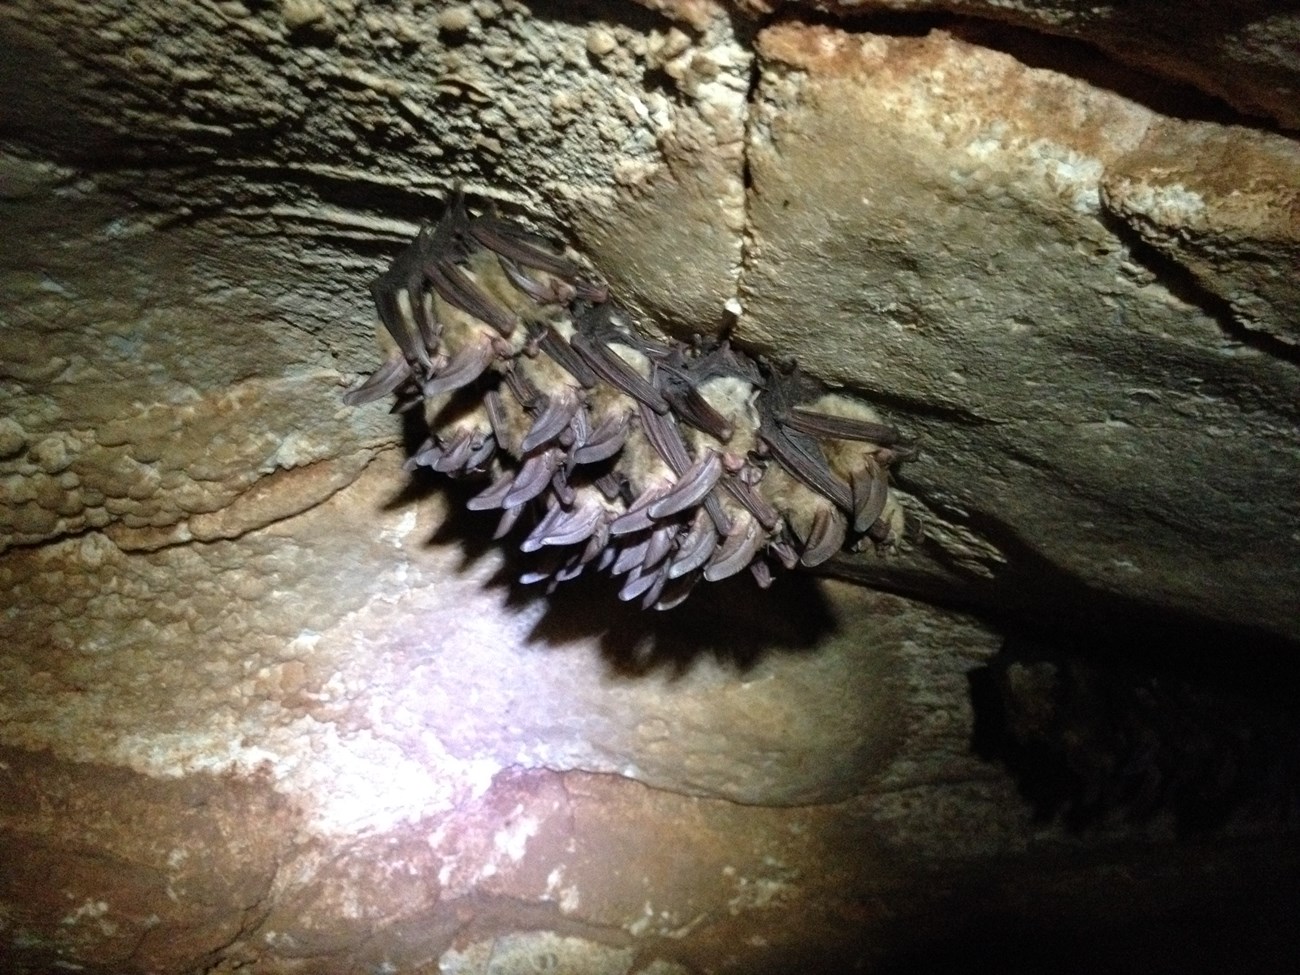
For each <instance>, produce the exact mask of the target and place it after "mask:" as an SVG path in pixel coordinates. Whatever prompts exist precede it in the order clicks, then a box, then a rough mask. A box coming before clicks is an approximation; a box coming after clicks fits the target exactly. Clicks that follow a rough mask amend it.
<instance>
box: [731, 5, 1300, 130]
mask: <svg viewBox="0 0 1300 975" xmlns="http://www.w3.org/2000/svg"><path fill="white" fill-rule="evenodd" d="M749 2H754V0H749ZM758 2H759V3H764V2H765V0H758ZM806 5H807V6H808V7H811V8H815V9H818V10H830V11H834V12H835V13H837V14H840V15H843V16H861V15H864V14H867V15H869V14H871V13H874V12H878V11H881V10H888V11H906V12H908V13H933V12H940V11H941V12H943V13H945V14H957V15H959V16H962V17H979V18H989V19H990V20H994V21H998V22H1001V23H1004V24H1014V25H1017V26H1020V27H1026V28H1029V29H1031V30H1034V31H1043V32H1046V33H1048V34H1051V35H1056V36H1060V37H1067V38H1072V39H1077V40H1080V41H1084V42H1086V43H1087V44H1088V45H1095V46H1096V47H1098V48H1100V49H1101V50H1102V51H1104V52H1105V54H1106V55H1107V56H1108V57H1113V58H1116V59H1117V60H1119V61H1121V62H1124V63H1126V64H1129V65H1133V66H1135V67H1137V68H1140V69H1142V70H1143V71H1146V72H1150V73H1151V74H1153V75H1155V76H1156V77H1157V78H1160V77H1163V78H1166V79H1177V80H1178V81H1182V82H1186V83H1188V84H1190V85H1191V86H1192V87H1193V88H1194V89H1195V90H1197V91H1200V92H1204V93H1206V94H1209V95H1212V96H1216V97H1217V98H1222V99H1223V100H1224V101H1226V102H1228V104H1230V105H1231V106H1232V107H1233V108H1234V109H1236V110H1237V111H1239V112H1242V113H1244V114H1246V115H1253V116H1262V117H1264V118H1268V119H1273V120H1275V121H1276V122H1277V123H1278V124H1280V125H1282V126H1284V127H1286V128H1288V129H1297V128H1300V101H1297V99H1296V93H1297V87H1296V75H1297V73H1300V14H1298V13H1297V12H1296V9H1295V6H1294V5H1293V4H1290V3H1266V2H1264V3H1261V2H1252V3H1230V4H1225V3H1216V2H1215V0H1192V2H1190V3H1182V4H1179V5H1178V8H1177V10H1171V9H1170V7H1169V6H1168V5H1166V4H1163V3H1160V2H1159V0H1140V2H1137V3H1124V4H1114V5H1110V6H1101V5H1097V4H1092V3H1086V2H1079V0H944V2H942V3H934V2H931V0H887V2H884V3H882V2H880V0H812V2H810V3H807V4H806ZM976 29H977V30H981V31H982V32H984V33H985V35H986V36H989V37H990V39H991V43H992V44H993V46H995V47H1000V46H1003V45H1015V46H1017V47H1019V46H1028V47H1029V48H1033V47H1035V46H1037V44H1036V41H1035V39H1034V38H1033V37H1032V36H1030V37H1025V36H1016V35H1015V34H1014V33H1012V34H1011V35H1010V36H1008V35H1007V33H1006V32H1005V31H999V30H997V29H993V30H986V29H984V28H982V27H976ZM999 35H1001V39H1000V40H993V39H992V38H995V37H998V36H999ZM1090 54H1091V52H1080V54H1079V56H1080V60H1089V61H1092V62H1093V70H1096V69H1098V68H1100V70H1102V71H1107V70H1108V69H1107V68H1105V67H1102V66H1099V65H1097V64H1096V61H1097V59H1096V58H1095V57H1091V56H1090ZM1110 71H1111V72H1113V69H1110ZM1143 87H1144V88H1146V89H1147V91H1148V92H1149V93H1154V92H1158V91H1159V87H1160V86H1159V84H1158V83H1156V84H1153V83H1152V82H1151V81H1148V82H1147V83H1146V84H1145V85H1144V86H1143ZM1185 107H1186V106H1185ZM1198 107H1199V106H1198Z"/></svg>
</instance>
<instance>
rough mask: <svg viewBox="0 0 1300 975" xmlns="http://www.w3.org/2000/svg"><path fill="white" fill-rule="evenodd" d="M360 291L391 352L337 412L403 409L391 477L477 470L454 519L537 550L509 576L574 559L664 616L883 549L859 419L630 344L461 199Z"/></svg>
mask: <svg viewBox="0 0 1300 975" xmlns="http://www.w3.org/2000/svg"><path fill="white" fill-rule="evenodd" d="M371 293H372V295H373V296H374V299H375V304H376V307H377V308H378V311H379V316H380V319H381V320H382V322H383V324H384V327H385V329H386V332H387V335H388V337H389V339H390V341H389V343H388V345H389V355H388V358H387V360H386V361H385V362H384V364H383V365H382V366H380V367H379V369H377V370H376V371H375V372H374V373H373V374H372V375H371V376H370V377H369V378H368V379H367V380H366V381H365V382H364V383H362V384H361V385H360V386H359V387H357V388H356V389H354V390H352V391H350V392H349V393H347V394H346V395H345V396H344V400H345V402H347V403H349V404H352V405H357V404H361V403H366V402H370V401H373V400H377V399H381V398H384V397H386V396H388V395H390V394H395V395H396V397H397V405H396V407H395V409H398V410H401V409H409V408H412V407H414V406H416V405H417V404H423V407H424V410H425V414H426V418H427V419H428V422H429V428H430V430H431V431H432V435H431V436H430V438H429V439H428V440H427V441H426V442H425V443H424V444H423V445H422V446H421V447H420V448H419V450H418V451H417V452H416V453H415V455H414V456H413V457H412V458H411V459H410V461H408V467H409V468H411V469H414V467H416V466H424V467H430V468H433V469H434V470H437V471H440V472H442V473H445V474H448V475H450V476H452V477H466V476H475V475H478V476H482V477H484V478H486V479H488V480H489V483H488V486H487V487H486V488H485V489H484V490H483V491H482V492H480V493H479V494H478V495H476V496H475V497H474V498H472V499H471V500H470V502H469V506H470V507H471V508H474V509H479V510H496V509H499V510H500V511H501V512H502V514H501V519H500V523H499V526H498V529H497V535H496V537H497V538H504V537H505V536H506V535H507V534H510V533H511V532H513V531H515V530H516V529H518V530H519V531H520V532H521V533H523V535H524V537H523V540H522V543H521V547H522V548H523V550H524V551H525V552H537V553H539V554H540V555H541V556H542V558H541V560H540V564H539V567H538V568H537V569H536V570H535V571H531V572H528V573H526V574H525V576H524V581H525V582H543V581H545V582H547V583H548V584H549V585H550V586H552V587H553V586H555V585H557V584H559V583H560V582H564V581H566V580H568V579H572V578H574V577H576V576H577V575H579V574H580V573H581V572H583V571H584V570H585V569H587V568H592V569H595V570H597V571H604V572H609V573H612V574H613V575H615V576H617V577H619V578H620V579H621V580H622V586H621V589H620V591H619V597H620V598H621V599H623V600H627V601H637V602H638V603H640V604H641V605H642V606H643V607H646V608H650V607H654V608H656V609H668V608H671V607H673V606H676V605H678V604H679V603H680V602H681V601H682V600H684V599H685V598H686V597H687V595H689V593H690V592H691V590H692V588H693V587H694V586H695V584H696V583H697V582H698V581H699V580H701V579H704V580H706V581H710V582H713V581H717V580H719V579H724V578H727V577H728V576H731V575H734V574H736V573H738V572H741V571H743V570H745V569H749V570H750V571H751V572H752V573H753V575H754V577H755V579H756V580H757V581H758V583H759V584H760V585H762V586H766V585H769V584H770V583H771V580H772V568H773V563H774V562H775V563H779V564H781V565H784V566H785V567H787V568H793V567H794V566H796V565H804V566H815V565H819V564H821V563H822V562H824V561H826V560H827V559H829V558H830V557H831V556H832V555H834V554H835V553H837V552H839V551H841V550H842V549H844V548H845V547H849V546H852V547H855V548H857V547H861V546H862V545H863V544H866V543H873V544H875V545H876V546H877V547H880V548H891V547H893V546H895V545H897V544H898V542H899V540H900V539H901V537H902V532H903V526H904V514H903V509H902V507H901V506H900V505H899V504H898V501H897V499H896V498H895V497H894V495H893V493H892V491H891V488H890V482H889V467H890V464H891V463H892V462H893V461H894V460H896V459H897V458H898V457H899V456H900V453H901V450H900V448H898V446H897V443H898V435H897V433H896V432H895V431H894V430H893V429H892V428H890V427H889V426H888V425H886V424H884V423H883V422H882V421H881V420H880V418H879V417H878V416H876V415H875V413H874V412H873V411H871V410H870V409H869V408H868V407H866V406H865V405H863V404H861V403H857V402H855V401H853V400H850V399H848V398H846V397H842V396H838V395H836V394H832V393H829V392H828V391H827V390H826V389H825V388H824V387H822V386H821V385H820V384H819V383H816V382H814V381H812V380H810V379H808V378H807V377H804V376H802V375H801V374H799V372H798V371H797V369H792V370H788V371H783V370H780V369H778V368H775V367H774V366H772V365H770V364H769V363H767V362H764V361H761V360H756V359H754V358H752V357H750V356H748V355H746V354H744V353H743V352H741V351H739V350H737V349H735V348H732V347H731V346H730V345H729V344H728V343H727V342H725V341H723V342H716V341H707V340H699V341H697V342H696V343H695V344H693V345H685V344H683V343H680V342H675V341H666V340H662V341H661V340H656V339H653V338H651V337H649V336H647V335H645V334H643V333H642V332H640V331H639V330H638V329H637V328H636V327H635V326H634V323H633V321H632V318H631V316H630V314H629V313H628V312H627V310H626V309H624V308H623V307H622V306H621V305H620V304H619V303H618V302H617V301H616V300H614V299H612V298H611V297H610V296H609V294H608V290H607V289H606V288H605V287H604V286H602V285H600V284H598V283H596V282H593V281H591V280H589V279H588V278H587V277H586V276H584V274H583V272H582V269H581V268H580V267H579V266H578V265H577V264H576V263H574V262H573V261H570V260H569V259H568V258H567V257H565V256H564V255H563V254H562V253H560V252H559V251H558V250H557V249H555V248H553V247H552V246H550V245H549V244H548V243H547V242H546V241H544V240H543V239H541V238H539V237H537V236H536V235H534V234H531V233H530V232H528V231H527V230H525V229H524V228H523V227H521V226H519V225H517V224H514V223H512V222H509V221H506V220H503V219H500V218H497V217H495V216H491V215H479V216H471V215H470V213H469V212H468V211H467V210H466V209H465V205H464V202H463V200H462V199H461V198H460V197H459V196H457V197H456V198H455V199H453V200H452V202H451V203H450V204H449V205H448V207H447V211H446V213H445V214H444V216H443V218H442V219H441V220H440V221H439V222H438V224H437V225H436V226H434V227H432V228H427V227H426V228H424V229H422V230H421V231H420V233H419V235H418V236H417V237H416V239H415V240H414V241H413V242H412V244H411V245H410V246H409V247H408V248H407V249H406V250H405V251H404V252H403V253H401V254H400V255H398V257H397V258H396V259H395V260H394V261H393V263H392V265H391V266H390V267H389V269H388V270H387V271H386V272H385V273H384V274H382V275H380V276H379V277H378V278H376V279H375V281H374V282H373V283H372V285H371Z"/></svg>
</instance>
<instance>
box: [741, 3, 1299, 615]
mask: <svg viewBox="0 0 1300 975" xmlns="http://www.w3.org/2000/svg"><path fill="white" fill-rule="evenodd" d="M759 42H760V46H759V50H760V53H761V55H762V56H763V65H764V72H763V78H762V81H761V83H760V85H759V89H758V92H757V98H756V103H757V104H756V109H755V118H754V124H753V129H752V132H753V134H752V144H751V152H750V157H749V160H750V170H751V173H752V179H753V192H752V205H751V211H750V244H749V248H748V250H747V262H746V273H745V276H744V278H743V281H742V285H743V295H742V297H743V301H744V304H745V312H746V314H745V316H744V317H743V318H742V320H741V323H740V327H739V329H738V331H737V335H738V336H739V337H740V338H742V339H744V340H748V341H749V342H751V343H753V344H754V345H756V346H758V347H760V348H764V349H770V350H772V351H773V352H777V353H780V354H783V355H791V356H793V357H795V358H797V359H799V360H800V361H801V362H803V363H804V364H805V365H806V366H807V367H808V368H810V369H812V370H813V371H815V372H817V373H818V374H820V375H824V376H827V377H829V378H830V379H832V380H835V381H837V382H841V383H844V384H845V385H846V386H849V387H850V388H855V389H859V390H862V391H863V392H865V393H867V394H868V395H871V396H874V397H876V398H879V399H881V400H883V401H885V402H890V403H893V404H896V407H897V408H899V409H906V410H909V411H910V412H911V413H912V414H913V417H914V422H915V424H916V426H915V433H916V435H917V436H918V437H919V438H920V439H921V441H922V442H923V444H924V448H923V450H924V453H923V456H922V458H921V459H920V460H918V461H917V462H916V463H914V464H913V465H911V467H910V468H909V469H908V470H907V472H906V474H905V479H904V487H907V488H910V489H913V490H914V491H915V493H916V495H917V498H918V500H919V501H921V502H923V503H924V504H925V505H926V507H928V508H929V524H930V530H929V532H928V540H929V544H930V545H931V546H932V548H931V550H930V551H929V552H924V551H923V552H921V553H917V555H916V556H914V561H915V562H916V564H917V567H918V569H919V571H921V572H923V573H929V572H937V571H942V570H941V569H938V568H936V567H935V566H933V565H931V566H923V560H924V559H925V558H927V557H931V558H933V559H934V560H935V561H936V562H937V563H938V564H939V565H940V566H950V567H951V569H952V571H953V573H954V574H955V575H958V576H963V575H964V576H965V577H966V579H967V580H969V583H968V584H971V585H973V586H975V587H979V586H980V583H978V582H976V581H975V580H977V579H978V578H980V577H984V578H985V579H987V588H988V589H989V590H990V591H991V592H993V593H994V594H996V595H995V598H1005V599H1009V600H1017V599H1022V598H1023V597H1024V596H1025V595H1030V596H1032V598H1033V599H1035V600H1038V599H1040V598H1041V590H1042V587H1043V583H1044V573H1045V572H1050V573H1053V574H1057V573H1060V574H1063V575H1065V576H1066V577H1068V578H1069V579H1070V580H1072V582H1073V583H1074V584H1078V585H1081V586H1082V587H1083V588H1084V589H1086V590H1091V591H1101V592H1108V593H1111V594H1114V595H1120V596H1123V597H1125V598H1130V599H1134V600H1137V601H1139V602H1156V603H1159V604H1161V605H1162V606H1164V607H1166V608H1170V609H1178V610H1183V611H1186V612H1189V613H1199V614H1208V615H1211V616H1215V617H1218V618H1220V619H1225V620H1231V621H1233V622H1236V623H1243V624H1255V625H1258V626H1262V627H1266V628H1269V629H1272V630H1274V631H1277V632H1280V633H1285V634H1288V635H1290V636H1294V635H1295V634H1296V633H1297V632H1298V631H1300V616H1298V615H1297V611H1298V609H1300V607H1298V606H1297V603H1296V601H1295V600H1294V599H1293V598H1292V594H1293V593H1294V592H1295V591H1296V588H1297V586H1300V535H1297V534H1296V531H1295V528H1296V524H1297V522H1296V515H1297V508H1296V495H1295V491H1294V485H1295V484H1296V483H1297V482H1300V428H1298V426H1297V419H1298V418H1300V412H1298V411H1297V404H1300V372H1297V368H1296V366H1297V362H1298V360H1297V356H1296V354H1295V349H1294V347H1293V345H1292V339H1293V337H1294V324H1293V322H1294V316H1295V308H1296V303H1295V298H1296V292H1295V288H1296V275H1295V272H1294V268H1295V267H1296V263H1295V261H1296V257H1297V255H1298V254H1300V251H1297V246H1300V219H1298V215H1300V210H1297V206H1298V203H1300V196H1297V194H1298V193H1300V149H1297V147H1296V146H1295V144H1294V143H1292V142H1290V141H1288V140H1285V139H1282V138H1279V137H1276V136H1268V135H1264V134H1261V133H1248V132H1243V131H1241V130H1239V129H1232V128H1228V127H1223V126H1217V125H1211V124H1209V123H1198V124H1195V125H1193V124H1189V123H1179V122H1175V121H1172V120H1167V119H1160V118H1158V117H1157V116H1155V115H1154V114H1153V113H1152V112H1151V111H1149V110H1148V109H1145V108H1143V107H1142V106H1140V105H1137V104H1135V103H1133V102H1132V101H1129V100H1128V99H1125V98H1122V97H1120V96H1118V95H1114V94H1111V93H1109V92H1105V91H1099V90H1096V89H1093V88H1090V87H1088V86H1087V85H1085V84H1084V83H1082V82H1080V81H1077V80H1074V79H1071V78H1068V77H1065V76H1062V75H1060V74H1057V73H1054V72H1051V71H1046V70H1038V69H1027V68H1025V67H1024V66H1023V65H1021V64H1019V63H1017V62H1016V61H1015V60H1014V59H1012V58H1011V57H1009V56H1007V55H1004V54H1000V53H997V52H993V51H989V50H986V49H983V48H978V47H973V46H971V45H969V44H966V43H964V42H961V41H958V40H956V39H954V38H951V37H949V36H947V35H945V34H943V33H942V32H935V33H932V34H930V35H929V36H927V37H924V38H887V37H881V36H877V35H852V34H848V33H844V32H841V31H837V30H832V29H818V28H814V29H809V28H805V27H802V26H800V25H795V24H791V25H786V26H782V27H776V28H773V29H771V30H769V31H767V32H765V33H764V34H762V35H760V38H759ZM1229 145H1231V146H1233V147H1234V148H1233V149H1232V150H1231V152H1232V159H1233V165H1232V169H1231V171H1230V175H1229V171H1227V170H1225V168H1224V159H1225V156H1224V153H1225V152H1228V151H1229V150H1228V149H1227V147H1228V146H1229ZM1173 157H1176V158H1178V160H1179V164H1178V167H1177V168H1174V167H1172V166H1170V165H1169V163H1168V160H1169V159H1170V158H1173ZM1148 240H1149V241H1151V243H1152V245H1153V246H1152V247H1148V246H1146V243H1147V241H1148ZM1155 249H1158V250H1159V251H1161V252H1162V253H1160V254H1157V253H1155V252H1154V250H1155ZM1249 280H1255V281H1258V282H1259V283H1260V284H1262V285H1263V286H1262V287H1260V288H1258V289H1256V290H1255V291H1253V292H1249V291H1247V290H1245V283H1246V282H1247V281H1249ZM1257 332H1259V333H1264V334H1257ZM1211 472H1212V473H1211ZM862 571H866V572H872V573H873V574H875V573H876V572H878V571H879V570H877V569H876V567H873V566H864V567H862ZM884 571H885V572H886V573H888V571H889V570H888V569H886V570H884ZM1035 577H1036V578H1035ZM959 584H960V583H959ZM1052 584H1054V585H1056V587H1057V588H1058V590H1059V589H1060V588H1061V587H1060V585H1059V582H1056V583H1049V585H1052Z"/></svg>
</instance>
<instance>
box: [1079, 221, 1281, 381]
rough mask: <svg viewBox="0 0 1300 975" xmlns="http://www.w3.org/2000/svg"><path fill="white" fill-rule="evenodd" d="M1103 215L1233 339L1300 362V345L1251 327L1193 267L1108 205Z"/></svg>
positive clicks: (1173, 289) (1172, 287)
mask: <svg viewBox="0 0 1300 975" xmlns="http://www.w3.org/2000/svg"><path fill="white" fill-rule="evenodd" d="M1100 219H1101V222H1102V224H1103V225H1104V226H1105V227H1106V230H1107V231H1109V232H1110V233H1111V234H1113V235H1114V236H1115V237H1116V238H1117V239H1118V240H1119V241H1120V242H1122V243H1123V244H1124V246H1125V247H1126V248H1127V249H1128V253H1129V256H1130V257H1131V258H1132V259H1133V261H1134V262H1136V263H1137V264H1140V265H1141V266H1142V267H1144V268H1146V269H1147V270H1148V271H1150V272H1151V273H1152V274H1153V275H1154V276H1155V278H1156V280H1157V281H1159V282H1160V284H1161V285H1162V286H1163V287H1165V288H1167V289H1168V291H1169V293H1170V294H1172V295H1173V296H1174V297H1175V298H1177V299H1178V300H1179V301H1182V302H1184V303H1186V304H1189V305H1191V306H1193V307H1195V308H1199V309H1200V310H1201V311H1202V312H1203V313H1204V314H1205V315H1207V316H1208V317H1209V318H1212V319H1213V320H1214V322H1215V323H1216V324H1217V325H1218V326H1219V328H1220V329H1222V331H1223V334H1224V336H1225V337H1226V338H1227V339H1229V340H1231V342H1233V343H1235V344H1237V345H1241V346H1245V347H1246V348H1250V349H1254V350H1256V351H1257V352H1262V353H1264V354H1266V355H1268V356H1270V357H1272V358H1275V359H1279V360H1281V361H1284V362H1290V363H1294V364H1297V365H1300V346H1296V345H1292V344H1291V343H1289V342H1284V341H1283V340H1282V339H1279V338H1277V337H1276V336H1273V335H1270V334H1269V333H1267V332H1262V331H1259V330H1257V329H1253V328H1247V327H1246V326H1245V325H1243V324H1241V322H1240V321H1239V320H1238V318H1237V314H1236V312H1234V311H1233V309H1232V304H1231V303H1230V302H1229V301H1228V300H1227V299H1226V298H1224V297H1222V296H1221V295H1217V294H1215V293H1214V292H1213V291H1211V290H1210V289H1209V288H1207V287H1206V286H1205V285H1203V284H1202V283H1201V282H1200V281H1199V280H1197V278H1196V275H1195V274H1193V273H1192V271H1191V270H1189V269H1188V268H1187V267H1186V266H1184V265H1182V264H1180V263H1178V261H1176V260H1175V259H1174V258H1172V257H1170V256H1169V255H1167V254H1165V253H1163V252H1161V251H1160V250H1159V249H1158V248H1157V247H1156V246H1155V245H1153V244H1151V243H1149V242H1148V241H1147V240H1146V239H1145V238H1144V237H1143V236H1142V235H1141V233H1139V232H1138V230H1137V229H1136V228H1134V227H1133V226H1132V225H1130V224H1129V223H1127V222H1126V221H1124V220H1123V219H1121V218H1120V217H1119V216H1117V215H1116V214H1114V213H1112V212H1110V211H1109V210H1106V209H1105V208H1103V209H1102V210H1101V211H1100Z"/></svg>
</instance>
